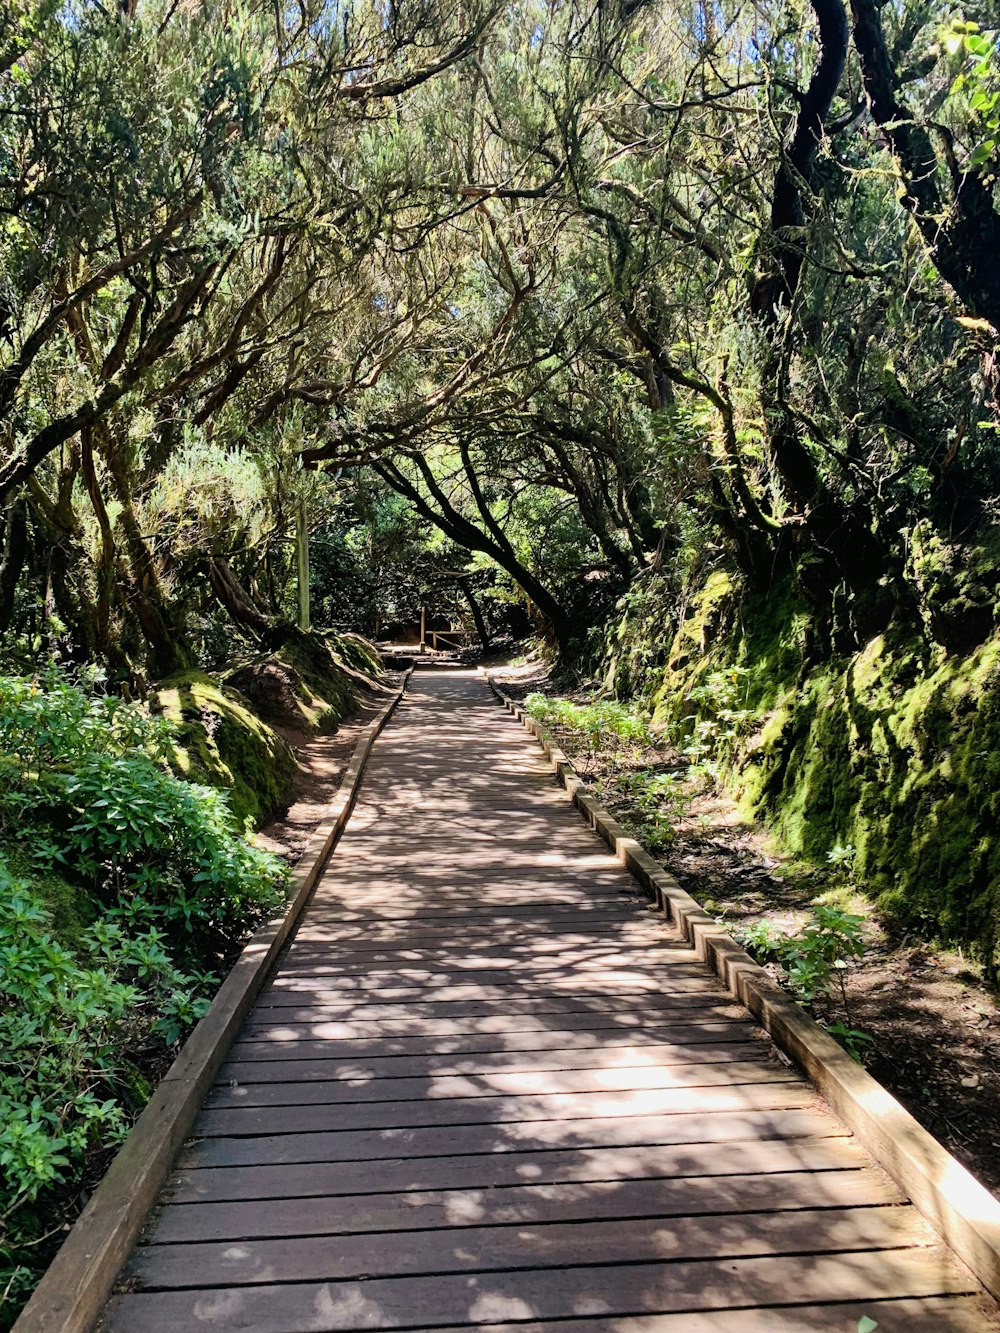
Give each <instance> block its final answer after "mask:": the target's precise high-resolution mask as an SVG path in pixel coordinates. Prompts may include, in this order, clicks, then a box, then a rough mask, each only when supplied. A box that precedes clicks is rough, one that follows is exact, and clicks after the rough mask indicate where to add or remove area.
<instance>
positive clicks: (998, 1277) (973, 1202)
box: [485, 672, 1000, 1299]
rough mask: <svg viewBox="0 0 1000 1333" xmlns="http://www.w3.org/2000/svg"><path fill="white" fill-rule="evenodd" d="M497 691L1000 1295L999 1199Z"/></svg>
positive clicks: (623, 852) (612, 838)
mask: <svg viewBox="0 0 1000 1333" xmlns="http://www.w3.org/2000/svg"><path fill="white" fill-rule="evenodd" d="M485 675H486V680H487V683H488V684H489V687H490V689H491V690H492V691H493V693H494V694H495V695H496V697H497V699H499V701H500V702H501V703H502V704H503V705H504V706H505V707H506V708H507V709H508V710H509V711H510V712H511V713H513V714H514V716H515V717H516V718H517V719H518V720H519V721H520V722H521V723H522V725H523V726H524V727H526V728H527V730H528V731H530V732H531V734H532V735H533V736H534V737H535V738H536V739H537V740H538V742H539V744H540V745H541V746H542V749H543V750H544V751H545V753H546V754H547V756H548V758H549V762H550V763H551V765H552V767H553V769H554V770H555V772H556V774H557V776H558V777H559V780H560V781H561V782H562V784H563V785H564V787H565V788H566V790H567V792H568V793H569V795H570V797H571V798H572V800H573V803H574V804H575V805H576V807H577V808H578V809H579V811H580V813H581V814H582V815H583V817H584V818H585V819H586V820H587V822H588V823H589V824H590V826H591V828H593V829H595V830H596V831H597V832H598V833H599V834H600V835H601V837H602V838H604V840H605V842H606V843H607V844H608V845H609V847H610V848H611V849H612V851H613V852H615V854H616V855H617V857H618V859H619V860H620V861H621V862H622V863H623V864H624V865H625V866H626V867H627V868H628V869H629V870H630V871H631V872H632V874H633V875H634V876H635V877H636V879H637V880H638V881H639V882H640V884H642V886H643V888H644V889H646V891H647V892H648V893H649V894H650V896H651V898H652V899H653V900H654V901H655V903H656V906H657V908H658V909H660V910H661V911H663V912H664V914H665V915H667V916H669V917H670V918H671V920H672V921H673V923H674V925H675V926H676V927H677V928H678V929H679V930H680V931H681V933H682V934H683V936H684V938H685V939H687V940H690V941H691V943H692V944H694V946H695V948H696V950H697V953H698V956H699V957H700V958H701V959H702V960H703V961H704V962H705V963H707V964H708V965H709V966H710V967H711V968H712V969H713V971H715V972H716V973H717V975H718V976H719V978H720V980H721V981H722V982H723V983H724V984H725V985H726V986H727V988H728V989H729V991H730V992H731V993H732V994H733V995H734V996H736V998H737V999H739V1000H740V1001H741V1002H742V1003H743V1004H745V1005H746V1007H747V1008H748V1009H749V1010H750V1012H751V1013H752V1014H753V1015H754V1017H755V1018H756V1019H757V1021H758V1022H759V1023H760V1024H761V1026H762V1027H763V1028H765V1029H766V1031H767V1032H768V1033H769V1035H770V1036H771V1038H772V1040H773V1041H774V1042H775V1044H776V1045H777V1046H779V1047H780V1048H781V1049H782V1050H783V1051H784V1052H785V1053H786V1054H787V1055H789V1056H790V1057H791V1058H792V1059H793V1060H794V1061H795V1062H796V1064H798V1065H799V1066H800V1067H801V1068H802V1069H803V1070H804V1071H805V1073H806V1074H807V1075H808V1076H809V1078H810V1079H811V1080H812V1082H813V1083H815V1084H816V1086H817V1088H818V1089H819V1091H820V1092H821V1093H822V1094H823V1096H824V1097H825V1098H826V1100H827V1101H828V1102H829V1103H830V1105H831V1106H832V1107H833V1109H834V1111H836V1113H837V1115H838V1116H839V1117H840V1118H841V1120H843V1122H844V1123H845V1124H846V1125H847V1127H848V1128H849V1129H850V1130H851V1132H852V1133H853V1134H855V1135H856V1136H857V1138H858V1139H859V1140H860V1142H861V1143H863V1144H864V1146H865V1147H866V1148H867V1149H868V1151H869V1152H870V1153H871V1154H872V1156H873V1157H875V1159H876V1160H877V1161H878V1162H879V1163H880V1164H881V1165H882V1166H883V1167H884V1168H885V1170H886V1171H887V1172H888V1173H889V1175H890V1176H892V1178H893V1180H895V1182H896V1183H897V1185H899V1186H900V1188H901V1189H902V1190H903V1191H904V1193H905V1194H907V1195H908V1196H909V1198H910V1199H911V1200H912V1201H913V1203H914V1204H916V1206H917V1207H918V1208H919V1209H920V1211H921V1212H922V1213H923V1215H924V1216H925V1217H926V1218H927V1220H928V1221H929V1222H930V1224H931V1226H933V1227H934V1229H935V1230H936V1231H937V1232H938V1234H939V1235H940V1236H941V1237H942V1238H943V1239H944V1240H945V1241H946V1242H947V1244H948V1245H950V1246H951V1248H952V1249H953V1250H954V1251H955V1253H956V1254H957V1255H958V1256H959V1258H960V1259H962V1260H964V1262H965V1263H966V1264H968V1266H969V1268H970V1269H971V1270H972V1272H973V1273H974V1275H975V1276H976V1277H977V1278H978V1279H979V1281H980V1282H982V1284H983V1286H984V1287H986V1289H987V1290H988V1291H989V1292H990V1293H991V1294H992V1295H993V1296H995V1297H997V1298H998V1299H1000V1203H998V1202H997V1200H996V1199H995V1198H994V1197H993V1195H992V1194H990V1192H989V1191H988V1190H987V1189H986V1188H985V1187H984V1186H983V1185H981V1184H980V1183H979V1181H978V1180H976V1178H975V1176H973V1175H972V1174H971V1173H970V1172H969V1171H967V1170H966V1169H965V1167H964V1166H962V1164H961V1163H960V1162H958V1161H957V1160H956V1159H955V1158H954V1157H953V1156H952V1155H951V1153H950V1152H948V1150H947V1149H946V1148H944V1147H943V1146H942V1145H941V1144H940V1143H939V1142H938V1141H937V1139H935V1138H934V1136H933V1135H932V1134H929V1133H928V1131H927V1130H926V1129H924V1127H923V1126H922V1125H920V1124H918V1123H917V1121H916V1120H914V1118H913V1116H912V1115H910V1113H909V1111H907V1110H905V1109H904V1108H903V1106H901V1105H900V1103H899V1102H898V1101H897V1100H896V1099H895V1097H893V1096H892V1095H891V1094H890V1093H889V1092H887V1091H886V1090H885V1088H883V1087H882V1085H881V1083H878V1082H876V1080H875V1079H873V1078H872V1076H871V1075H870V1074H869V1073H868V1072H867V1070H865V1069H863V1068H862V1066H861V1065H859V1064H858V1063H857V1062H856V1061H854V1060H852V1059H851V1057H850V1056H849V1055H848V1054H847V1053H846V1052H845V1051H844V1050H843V1048H842V1047H840V1046H838V1044H837V1043H836V1042H835V1041H834V1039H833V1038H832V1037H831V1036H830V1035H829V1033H828V1032H826V1031H824V1029H823V1028H822V1027H820V1025H819V1024H818V1023H817V1022H816V1021H815V1020H814V1019H813V1018H810V1017H809V1015H808V1014H807V1013H805V1012H804V1011H803V1010H802V1009H801V1008H800V1007H799V1006H798V1005H797V1004H796V1003H795V1002H794V1001H793V1000H792V999H790V998H789V996H788V995H787V994H786V993H785V992H784V991H783V990H781V988H780V987H779V986H777V985H776V984H775V983H774V982H773V981H772V980H771V978H770V977H769V976H768V975H767V973H766V972H765V971H764V970H763V968H761V967H759V966H758V965H757V963H755V962H754V960H753V959H752V958H751V957H750V955H749V954H748V953H746V952H745V950H743V949H741V948H740V946H739V945H738V944H737V943H736V941H735V940H734V939H733V937H732V936H731V935H730V934H729V933H728V932H727V931H725V930H722V929H721V928H720V927H719V925H718V924H717V923H716V921H715V919H714V918H713V917H712V916H710V915H709V913H708V912H706V911H705V910H704V909H703V908H702V907H701V906H700V905H699V904H698V903H697V902H696V901H695V899H694V898H692V897H691V895H690V894H689V893H687V892H686V891H685V890H684V889H682V888H681V886H680V885H679V884H678V883H677V881H676V880H675V879H674V877H673V876H672V875H671V874H670V873H669V872H668V871H666V870H665V869H664V868H663V866H661V865H660V863H659V862H658V861H655V860H654V859H653V857H652V856H650V854H649V853H648V852H647V851H646V849H645V848H644V847H643V846H642V845H641V844H640V843H638V842H636V840H635V839H634V838H630V837H628V835H627V834H626V833H625V830H624V829H623V828H622V826H621V825H620V824H619V823H618V822H617V820H615V819H612V817H611V816H610V815H609V814H608V813H607V811H606V810H604V809H603V808H602V807H601V806H600V805H599V804H598V803H597V801H595V800H594V798H593V797H592V796H589V795H588V794H587V792H586V790H585V784H584V782H583V781H582V779H581V778H580V776H579V774H578V773H577V771H576V769H575V768H574V767H573V764H572V763H571V761H570V760H569V759H568V758H567V757H566V755H565V754H564V753H563V752H562V750H560V749H559V748H558V747H557V746H555V745H552V744H551V743H550V742H549V740H548V739H547V737H546V736H545V734H544V730H543V728H542V727H541V726H540V725H539V724H538V723H537V722H535V721H534V720H533V719H532V718H530V717H528V716H527V714H526V713H525V712H524V710H523V709H522V708H521V706H520V705H519V704H518V703H516V702H515V701H514V700H513V699H511V698H509V697H508V696H507V695H506V694H504V693H503V691H502V690H501V689H499V688H498V686H497V685H496V684H495V682H494V681H493V679H492V677H491V676H490V674H489V672H486V673H485Z"/></svg>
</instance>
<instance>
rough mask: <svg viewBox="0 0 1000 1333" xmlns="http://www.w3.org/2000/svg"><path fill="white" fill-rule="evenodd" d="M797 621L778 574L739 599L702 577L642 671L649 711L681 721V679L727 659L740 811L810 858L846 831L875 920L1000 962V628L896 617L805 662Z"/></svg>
mask: <svg viewBox="0 0 1000 1333" xmlns="http://www.w3.org/2000/svg"><path fill="white" fill-rule="evenodd" d="M809 631H810V625H809V617H808V615H807V613H806V612H805V610H804V608H803V607H802V606H801V605H800V604H799V603H798V602H797V600H796V598H795V596H794V594H793V593H792V592H791V590H790V589H787V590H785V591H784V592H782V591H781V590H779V591H778V592H777V593H776V594H773V595H772V596H771V597H769V598H768V599H767V600H766V601H760V602H757V603H753V602H748V603H746V604H745V605H744V606H743V607H742V608H740V607H738V606H735V605H731V604H730V591H729V589H727V588H726V586H725V584H724V583H723V581H722V580H721V579H719V578H713V579H712V580H711V581H710V582H709V583H708V584H707V585H706V587H705V588H704V589H703V591H702V593H701V594H700V595H699V596H698V597H696V598H695V599H693V600H692V603H691V609H690V611H689V613H688V615H687V617H686V618H685V620H684V622H683V624H682V625H681V626H680V628H679V629H678V631H677V633H676V634H675V636H674V638H673V641H672V644H671V648H670V652H669V655H668V657H667V660H666V661H665V663H664V664H663V665H662V666H661V668H660V669H659V671H658V673H657V676H656V680H655V682H653V683H652V685H651V687H647V697H652V698H653V700H654V701H655V707H656V719H657V721H658V722H661V723H665V724H666V725H668V726H670V727H671V728H672V729H673V730H674V732H675V734H676V735H678V736H680V735H683V734H685V731H686V729H689V728H690V727H691V725H693V719H694V718H695V717H696V716H697V715H699V712H700V711H701V710H703V709H704V707H705V705H704V704H703V703H701V702H698V703H695V702H692V698H691V691H692V690H693V689H694V688H695V687H696V686H698V685H699V684H702V683H704V682H705V681H706V680H707V679H708V678H709V677H710V676H711V675H712V673H713V672H719V671H720V670H723V669H725V668H727V667H732V666H738V667H740V668H741V671H742V672H743V674H742V676H741V678H740V679H741V681H742V687H741V699H740V701H739V706H740V707H741V708H743V709H745V710H748V712H749V713H750V715H751V717H752V724H751V726H750V728H749V730H748V734H747V735H746V736H745V737H744V738H743V740H742V741H741V743H740V745H739V747H738V748H737V749H736V750H735V752H733V751H731V750H730V751H727V752H726V754H725V755H723V756H722V757H723V759H724V760H725V761H726V762H727V763H728V768H727V771H726V777H727V781H728V782H729V784H730V786H731V788H732V790H733V792H734V794H735V795H736V796H737V798H738V799H739V801H740V804H741V808H742V812H743V814H744V815H745V816H747V817H757V818H759V819H762V820H763V821H764V822H765V823H766V824H767V825H768V826H769V828H770V829H771V830H772V831H773V833H774V834H775V836H776V837H777V838H778V840H779V841H780V843H781V845H782V846H783V848H784V849H785V850H786V851H788V852H790V853H791V854H793V855H799V856H802V857H804V858H807V859H809V860H812V861H814V862H822V861H824V860H825V858H826V854H827V852H828V851H829V850H830V849H831V848H832V847H833V846H834V844H836V843H838V842H839V843H848V842H850V843H853V844H854V846H855V847H856V849H857V859H856V862H855V868H856V873H857V875H858V879H859V882H860V883H861V884H862V886H863V887H864V890H865V892H866V894H867V895H868V896H869V897H871V898H874V899H875V900H876V901H877V902H878V904H879V905H880V907H881V908H882V909H883V911H884V913H885V914H886V916H887V917H888V918H889V919H890V921H894V922H896V923H897V924H898V925H899V927H901V928H906V929H913V930H917V931H920V932H921V933H923V934H924V935H927V936H932V937H933V936H936V937H939V938H942V939H944V940H946V941H949V942H953V943H954V942H960V943H963V944H965V945H967V946H970V947H971V948H972V949H973V950H974V951H976V952H978V954H979V956H980V958H981V959H982V961H983V962H984V963H985V964H986V965H987V967H989V968H990V969H992V970H993V971H994V972H996V971H1000V635H998V634H997V632H996V631H995V630H994V631H993V634H992V636H991V637H988V638H987V639H986V640H985V641H984V642H981V643H979V644H978V645H974V646H973V647H972V648H970V649H963V650H962V652H960V653H959V652H955V651H954V649H953V648H951V649H949V647H948V645H942V644H935V643H933V642H930V641H928V639H927V638H926V637H925V636H924V635H923V634H922V633H920V632H919V628H918V629H914V628H912V627H910V628H898V629H896V630H894V631H888V632H886V633H884V634H882V635H879V636H877V637H873V638H872V639H871V640H870V641H869V642H867V643H866V644H864V645H863V646H862V647H861V649H860V650H859V651H857V652H855V653H853V654H851V655H850V656H843V657H839V658H834V659H830V660H827V661H819V662H817V661H814V660H812V657H811V653H810V635H809Z"/></svg>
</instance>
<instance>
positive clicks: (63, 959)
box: [0, 666, 286, 1328]
mask: <svg viewBox="0 0 1000 1333" xmlns="http://www.w3.org/2000/svg"><path fill="white" fill-rule="evenodd" d="M170 743H171V727H170V724H169V723H168V722H166V721H165V720H164V719H162V718H151V717H149V716H148V715H147V714H146V712H145V711H144V710H143V709H142V708H141V707H140V706H138V705H136V704H133V703H128V702H126V701H124V700H122V699H119V698H115V697H113V696H111V695H108V694H105V693H104V692H103V678H102V676H101V675H100V673H98V672H89V673H80V674H78V675H76V676H72V675H70V674H68V673H67V672H66V671H64V670H62V669H60V668H59V667H57V666H51V667H49V668H47V669H46V670H45V671H44V672H42V673H41V674H40V675H39V676H37V677H34V678H25V677H15V676H6V677H0V1173H2V1179H0V1296H2V1298H3V1299H2V1309H0V1327H4V1328H6V1327H9V1326H10V1324H11V1323H12V1321H13V1318H14V1316H15V1315H16V1312H17V1309H18V1307H19V1305H20V1304H21V1303H22V1301H23V1300H24V1298H25V1297H26V1296H27V1295H28V1294H29V1293H30V1290H31V1288H32V1287H33V1285H34V1283H35V1281H36V1280H37V1277H38V1274H39V1271H40V1270H41V1269H42V1268H43V1267H44V1265H45V1263H46V1262H47V1260H48V1258H49V1257H50V1254H51V1252H52V1250H53V1249H54V1247H55V1244H56V1243H57V1241H58V1239H59V1238H60V1236H61V1231H62V1228H63V1226H64V1223H65V1221H66V1220H67V1219H68V1218H71V1217H72V1215H73V1214H74V1213H75V1212H76V1211H77V1209H78V1207H79V1203H80V1200H81V1193H82V1190H83V1188H84V1186H85V1185H86V1184H87V1183H89V1181H90V1177H91V1176H92V1175H93V1173H94V1165H95V1161H96V1160H98V1159H99V1158H100V1156H101V1154H103V1153H104V1152H105V1151H106V1150H108V1149H110V1148H113V1147H114V1146H115V1145H116V1144H117V1143H118V1142H119V1141H120V1140H121V1138H122V1137H123V1136H124V1134H125V1133H126V1132H127V1131H128V1128H129V1126H130V1124H131V1122H132V1120H133V1118H134V1116H135V1114H136V1113H137V1112H138V1110H139V1109H141V1106H142V1104H143V1103H144V1101H145V1099H146V1097H147V1096H148V1093H149V1090H150V1082H149V1078H148V1077H147V1072H148V1071H152V1070H154V1069H156V1068H157V1066H159V1067H160V1068H162V1066H163V1065H164V1063H165V1062H166V1061H167V1060H168V1059H169V1055H170V1050H171V1048H172V1047H174V1046H175V1045H176V1044H177V1043H178V1042H179V1040H180V1039H181V1037H182V1036H183V1035H184V1034H185V1033H186V1032H187V1030H188V1029H189V1028H190V1026H191V1025H192V1024H193V1023H194V1022H195V1021H196V1020H197V1019H198V1018H199V1017H200V1016H201V1015H202V1014H203V1013H204V1011H205V1009H206V1008H207V1006H208V1003H209V997H210V995H211V993H212V992H213V990H214V989H215V987H216V986H217V984H218V976H219V973H220V972H221V970H222V969H223V968H224V967H225V966H226V965H227V963H228V961H229V959H230V958H231V956H232V954H233V953H234V951H235V948H236V946H237V945H238V942H239V941H240V939H241V938H243V937H244V936H245V935H246V934H247V933H248V932H249V931H250V930H251V929H252V928H253V927H254V926H255V925H256V924H257V923H258V922H259V921H260V920H261V919H262V918H263V917H264V916H265V915H267V914H268V913H269V912H271V911H272V910H273V909H274V907H275V906H276V905H277V904H278V903H279V902H280V900H281V898H282V896H283V889H284V884H285V876H286V871H285V869H284V867H283V865H282V864H281V862H279V861H278V860H277V859H276V858H274V857H272V856H270V855H268V854H267V853H264V852H262V851H260V850H259V849H257V848H255V847H253V846H252V845H251V844H250V843H249V842H248V841H247V838H246V836H245V834H244V831H243V830H242V829H241V828H239V827H238V826H237V823H236V821H235V819H234V817H233V815H232V813H231V811H230V808H229V804H228V801H227V798H226V796H225V794H223V793H221V792H219V791H217V790H215V789H213V788H208V787H201V786H197V785H195V784H193V783H189V782H185V781H183V780H181V779H179V778H177V777H175V776H174V775H173V774H172V773H170V772H169V771H168V769H167V767H166V756H167V754H168V752H169V747H170Z"/></svg>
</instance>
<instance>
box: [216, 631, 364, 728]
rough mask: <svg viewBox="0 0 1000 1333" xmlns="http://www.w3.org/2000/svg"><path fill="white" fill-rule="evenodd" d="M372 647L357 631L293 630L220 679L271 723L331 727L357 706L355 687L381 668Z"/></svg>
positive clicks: (298, 726)
mask: <svg viewBox="0 0 1000 1333" xmlns="http://www.w3.org/2000/svg"><path fill="white" fill-rule="evenodd" d="M381 669H382V662H381V659H380V657H379V655H378V650H377V649H376V648H375V647H374V646H373V645H372V644H370V643H368V641H367V640H366V639H363V638H361V636H360V635H353V634H351V635H346V634H345V635H334V634H323V633H318V632H310V633H303V632H302V631H299V630H296V631H294V632H293V633H291V634H289V636H288V637H287V638H286V639H285V642H284V643H283V644H282V646H281V647H280V648H279V649H278V650H277V652H274V653H268V654H262V655H260V656H258V657H255V658H252V659H250V660H249V661H245V662H241V663H240V664H239V666H238V667H236V668H235V669H234V670H232V671H231V672H229V674H228V675H227V676H226V677H225V683H226V685H227V686H229V687H230V688H232V689H236V690H238V691H239V692H240V694H241V695H243V696H244V697H245V698H246V699H248V700H249V702H250V704H251V705H252V707H253V708H254V711H255V712H256V713H257V714H258V715H259V716H260V717H262V718H264V719H265V720H266V721H267V722H270V723H272V724H273V725H275V726H282V727H291V728H294V729H295V730H296V731H304V732H311V733H315V732H327V733H329V732H334V731H336V730H337V727H338V726H339V724H340V723H341V722H342V721H343V719H344V718H345V717H349V716H350V715H351V714H352V713H353V712H354V711H355V709H356V707H357V690H358V688H359V687H362V686H364V685H367V684H369V683H370V682H372V681H373V680H374V679H376V678H377V676H378V675H379V674H380V673H381Z"/></svg>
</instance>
